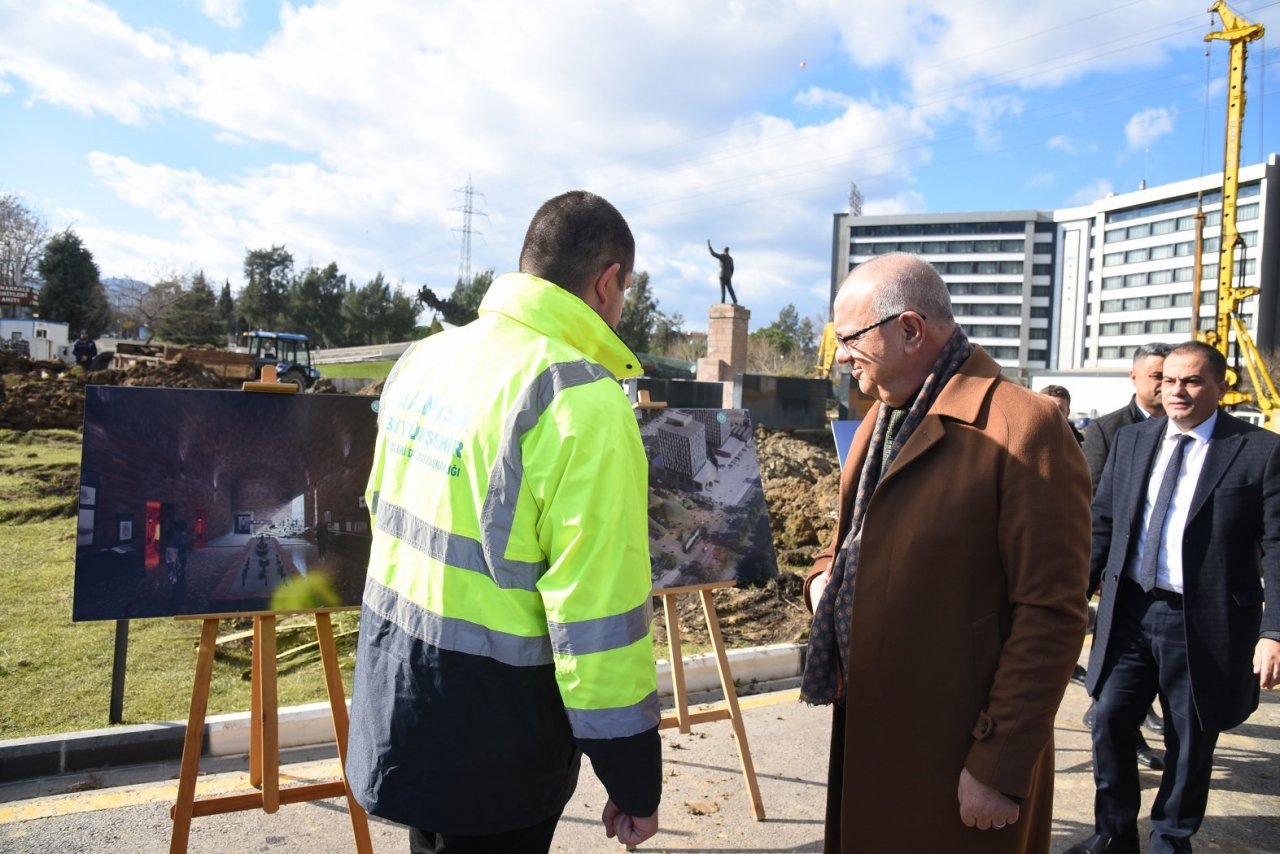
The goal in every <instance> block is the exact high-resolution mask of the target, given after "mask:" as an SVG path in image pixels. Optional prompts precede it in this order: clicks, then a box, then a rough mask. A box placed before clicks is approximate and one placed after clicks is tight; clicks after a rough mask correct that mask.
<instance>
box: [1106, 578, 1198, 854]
mask: <svg viewBox="0 0 1280 854" xmlns="http://www.w3.org/2000/svg"><path fill="white" fill-rule="evenodd" d="M1117 595H1118V597H1119V598H1118V599H1117V600H1116V610H1115V618H1114V622H1113V623H1112V626H1111V637H1110V639H1109V642H1108V648H1107V655H1106V662H1105V664H1104V665H1103V666H1104V667H1106V668H1108V669H1107V670H1106V671H1105V672H1104V674H1103V678H1102V682H1101V684H1100V686H1099V689H1098V697H1097V702H1098V709H1097V718H1096V720H1095V721H1094V724H1093V776H1094V781H1095V783H1096V784H1097V794H1096V795H1095V797H1094V807H1093V808H1094V821H1095V824H1096V831H1097V832H1098V833H1101V834H1103V835H1105V836H1113V837H1118V838H1120V839H1132V840H1134V841H1135V842H1136V840H1137V827H1138V809H1139V806H1140V784H1139V777H1138V768H1137V766H1136V765H1135V764H1134V761H1133V752H1134V749H1135V747H1136V741H1135V734H1136V733H1137V732H1138V726H1139V725H1140V724H1141V723H1142V719H1143V717H1144V716H1145V715H1146V713H1147V709H1149V708H1151V701H1152V700H1153V699H1154V698H1155V696H1156V695H1157V693H1158V694H1159V696H1160V704H1161V706H1163V707H1164V740H1165V755H1164V762H1165V769H1164V774H1163V776H1162V777H1161V778H1160V788H1159V790H1158V791H1157V792H1156V798H1155V802H1154V803H1153V804H1152V807H1151V839H1150V846H1149V850H1150V851H1151V852H1153V854H1165V852H1175V851H1179V852H1181V851H1190V850H1191V837H1192V835H1193V834H1194V833H1195V832H1196V831H1197V830H1199V829H1200V823H1201V821H1203V820H1204V810H1205V803H1206V802H1207V801H1208V798H1209V777H1210V775H1211V773H1212V772H1213V749H1214V747H1215V746H1216V745H1217V743H1218V733H1217V732H1213V731H1209V732H1206V731H1204V730H1202V729H1201V728H1200V721H1199V719H1198V718H1197V716H1196V708H1195V700H1194V698H1193V697H1192V695H1191V675H1190V671H1189V669H1188V667H1187V642H1186V623H1185V621H1184V619H1183V612H1182V602H1181V600H1180V599H1177V600H1174V601H1169V600H1166V599H1158V598H1156V597H1154V596H1152V595H1151V594H1148V593H1144V592H1143V591H1142V588H1140V587H1139V586H1138V585H1137V584H1135V583H1133V582H1131V581H1128V580H1124V581H1122V582H1121V583H1120V587H1119V589H1118V594H1117Z"/></svg>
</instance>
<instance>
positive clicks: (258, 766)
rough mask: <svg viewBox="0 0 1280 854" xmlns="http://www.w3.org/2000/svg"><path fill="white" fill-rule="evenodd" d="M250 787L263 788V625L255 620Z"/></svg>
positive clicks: (250, 704) (250, 705)
mask: <svg viewBox="0 0 1280 854" xmlns="http://www.w3.org/2000/svg"><path fill="white" fill-rule="evenodd" d="M249 662H250V663H249V785H250V786H253V787H254V788H255V789H261V788H262V726H261V724H260V723H259V721H261V720H262V679H261V678H260V676H259V674H261V673H262V623H260V622H258V618H257V617H254V618H253V649H252V650H251V651H250V653H249Z"/></svg>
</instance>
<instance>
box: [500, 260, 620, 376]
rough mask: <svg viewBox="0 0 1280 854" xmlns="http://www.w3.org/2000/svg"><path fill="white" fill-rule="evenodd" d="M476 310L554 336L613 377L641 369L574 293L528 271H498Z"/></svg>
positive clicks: (614, 336)
mask: <svg viewBox="0 0 1280 854" xmlns="http://www.w3.org/2000/svg"><path fill="white" fill-rule="evenodd" d="M479 313H480V314H490V313H492V314H501V315H504V316H506V317H509V318H511V319H512V320H515V321H517V322H518V323H523V324H524V325H525V326H528V327H530V328H532V329H534V330H536V331H537V332H539V333H540V334H542V335H546V336H547V337H549V338H556V339H559V340H561V341H564V342H565V343H567V344H569V345H570V346H571V347H573V348H574V349H576V350H578V351H580V352H581V353H582V354H583V355H584V356H586V357H587V358H588V359H590V360H592V361H593V362H596V363H598V364H600V365H601V366H602V367H604V368H605V369H606V370H607V371H609V373H611V374H613V375H614V377H616V378H617V379H625V378H627V377H638V376H640V375H641V374H643V373H644V370H643V369H642V368H641V366H640V359H639V357H637V356H636V354H635V353H633V352H631V348H630V347H628V346H627V345H626V344H624V343H623V341H622V339H621V338H619V337H618V333H616V332H614V331H613V330H612V329H610V328H609V324H607V323H605V322H604V319H603V318H602V317H600V315H598V314H596V313H595V312H594V311H592V309H591V307H590V306H589V305H587V304H586V303H585V302H583V301H582V299H581V298H579V297H578V296H577V295H575V294H572V293H570V292H569V291H566V290H565V289H564V288H562V287H560V286H558V285H556V284H554V283H552V282H548V281H547V280H546V279H540V278H538V277H537V276H532V275H530V274H528V273H504V274H503V275H501V276H499V277H498V278H497V279H494V281H493V284H492V285H490V286H489V291H488V292H487V293H486V294H485V297H484V300H483V301H481V303H480V309H479Z"/></svg>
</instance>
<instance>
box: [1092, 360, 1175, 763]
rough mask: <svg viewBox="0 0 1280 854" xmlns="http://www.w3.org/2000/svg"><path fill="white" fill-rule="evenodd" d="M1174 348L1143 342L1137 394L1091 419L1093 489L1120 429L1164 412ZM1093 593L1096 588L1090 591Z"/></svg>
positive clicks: (1152, 723) (1143, 746)
mask: <svg viewBox="0 0 1280 854" xmlns="http://www.w3.org/2000/svg"><path fill="white" fill-rule="evenodd" d="M1171 349H1173V348H1172V346H1170V345H1169V344H1165V343H1163V342H1158V341H1157V342H1153V343H1151V344H1143V345H1142V346H1141V347H1139V348H1138V349H1137V351H1136V352H1135V353H1134V354H1133V366H1132V367H1131V368H1130V369H1129V381H1130V382H1132V383H1133V397H1131V398H1129V403H1128V405H1127V406H1122V407H1120V408H1119V409H1117V410H1116V411H1114V412H1108V413H1107V414H1106V415H1102V416H1099V417H1098V418H1095V419H1093V420H1092V421H1090V422H1089V424H1088V426H1087V427H1086V428H1085V431H1084V458H1085V461H1086V462H1088V463H1089V477H1090V479H1091V480H1092V481H1093V492H1094V494H1095V495H1096V494H1097V492H1098V482H1099V481H1100V480H1102V467H1103V466H1104V465H1106V462H1107V456H1108V454H1109V453H1110V451H1111V444H1112V442H1114V441H1115V435H1116V431H1117V430H1119V429H1120V428H1121V427H1127V426H1128V425H1130V424H1140V423H1142V422H1143V421H1146V420H1147V419H1148V418H1157V417H1159V416H1161V415H1164V407H1163V406H1161V405H1160V385H1161V383H1162V381H1163V379H1164V357H1165V356H1167V355H1169V351H1170V350H1171ZM1089 595H1090V596H1092V595H1093V589H1092V588H1091V589H1090V591H1089ZM1071 678H1072V680H1074V681H1077V682H1080V683H1081V684H1084V678H1085V672H1084V668H1081V667H1079V666H1077V668H1076V672H1075V673H1074V674H1072V676H1071ZM1094 711H1095V707H1094V706H1093V704H1092V703H1091V704H1090V705H1089V709H1088V711H1086V712H1085V713H1084V725H1085V726H1086V727H1088V728H1089V729H1093V715H1094ZM1146 724H1147V726H1149V727H1150V728H1151V731H1152V732H1154V733H1156V734H1157V735H1159V734H1161V733H1163V732H1164V722H1163V721H1162V720H1161V719H1160V716H1159V715H1157V714H1156V711H1155V709H1154V708H1153V709H1151V711H1149V712H1148V713H1147V719H1146ZM1136 744H1137V748H1136V750H1135V751H1134V755H1135V756H1136V757H1137V759H1138V762H1139V764H1141V765H1145V766H1146V767H1148V768H1150V769H1151V770H1153V771H1162V770H1164V759H1163V758H1162V757H1161V756H1160V754H1159V753H1158V752H1157V751H1155V750H1152V749H1151V745H1149V744H1147V739H1146V738H1145V737H1144V736H1143V735H1142V729H1141V728H1139V729H1138V733H1137V742H1136Z"/></svg>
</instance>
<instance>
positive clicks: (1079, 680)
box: [1071, 664, 1150, 720]
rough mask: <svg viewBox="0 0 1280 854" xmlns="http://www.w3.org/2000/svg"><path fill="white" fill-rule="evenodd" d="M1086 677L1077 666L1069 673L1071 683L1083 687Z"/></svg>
mask: <svg viewBox="0 0 1280 854" xmlns="http://www.w3.org/2000/svg"><path fill="white" fill-rule="evenodd" d="M1087 675H1088V674H1087V673H1085V669H1084V668H1083V667H1081V666H1080V665H1078V664H1077V665H1076V669H1075V670H1072V671H1071V681H1072V682H1075V683H1076V684H1078V685H1083V684H1084V678H1085V676H1087ZM1147 720H1150V718H1148V719H1147Z"/></svg>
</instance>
